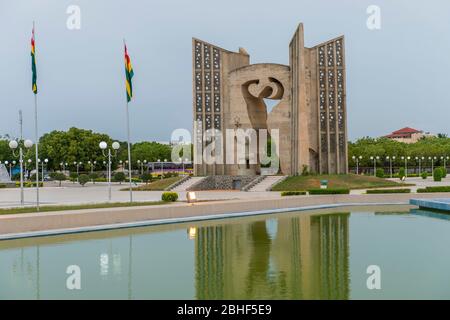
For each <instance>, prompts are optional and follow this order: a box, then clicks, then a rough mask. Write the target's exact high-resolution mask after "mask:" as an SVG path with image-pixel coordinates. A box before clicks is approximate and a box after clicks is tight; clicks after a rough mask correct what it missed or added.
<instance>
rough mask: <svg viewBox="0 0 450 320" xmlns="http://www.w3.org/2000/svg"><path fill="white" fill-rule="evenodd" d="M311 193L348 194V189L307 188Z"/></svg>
mask: <svg viewBox="0 0 450 320" xmlns="http://www.w3.org/2000/svg"><path fill="white" fill-rule="evenodd" d="M308 192H309V194H311V195H319V194H349V193H350V189H311V190H308Z"/></svg>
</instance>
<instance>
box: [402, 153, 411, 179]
mask: <svg viewBox="0 0 450 320" xmlns="http://www.w3.org/2000/svg"><path fill="white" fill-rule="evenodd" d="M410 159H411V157H410V156H408V157H402V160H405V178H408V160H410Z"/></svg>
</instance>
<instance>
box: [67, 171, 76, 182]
mask: <svg viewBox="0 0 450 320" xmlns="http://www.w3.org/2000/svg"><path fill="white" fill-rule="evenodd" d="M69 178H70V181H72V182H73V183H75V181H77V179H78V174H77V173H76V172H71V173H70V175H69Z"/></svg>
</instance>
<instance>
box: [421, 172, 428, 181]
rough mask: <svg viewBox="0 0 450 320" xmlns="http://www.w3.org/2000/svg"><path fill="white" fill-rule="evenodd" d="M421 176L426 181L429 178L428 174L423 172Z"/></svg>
mask: <svg viewBox="0 0 450 320" xmlns="http://www.w3.org/2000/svg"><path fill="white" fill-rule="evenodd" d="M420 176H421V177H422V179H423V180H425V179H426V178H427V177H428V173H426V172H422V173H421V175H420Z"/></svg>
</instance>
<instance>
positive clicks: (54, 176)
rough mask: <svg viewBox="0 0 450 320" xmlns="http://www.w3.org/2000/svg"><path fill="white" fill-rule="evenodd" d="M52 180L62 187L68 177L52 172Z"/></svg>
mask: <svg viewBox="0 0 450 320" xmlns="http://www.w3.org/2000/svg"><path fill="white" fill-rule="evenodd" d="M50 178H52V179H53V180H55V181H59V186H60V187H61V182H62V181H65V180H66V179H67V177H66V175H65V174H64V173H61V172H52V173H51V174H50Z"/></svg>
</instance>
